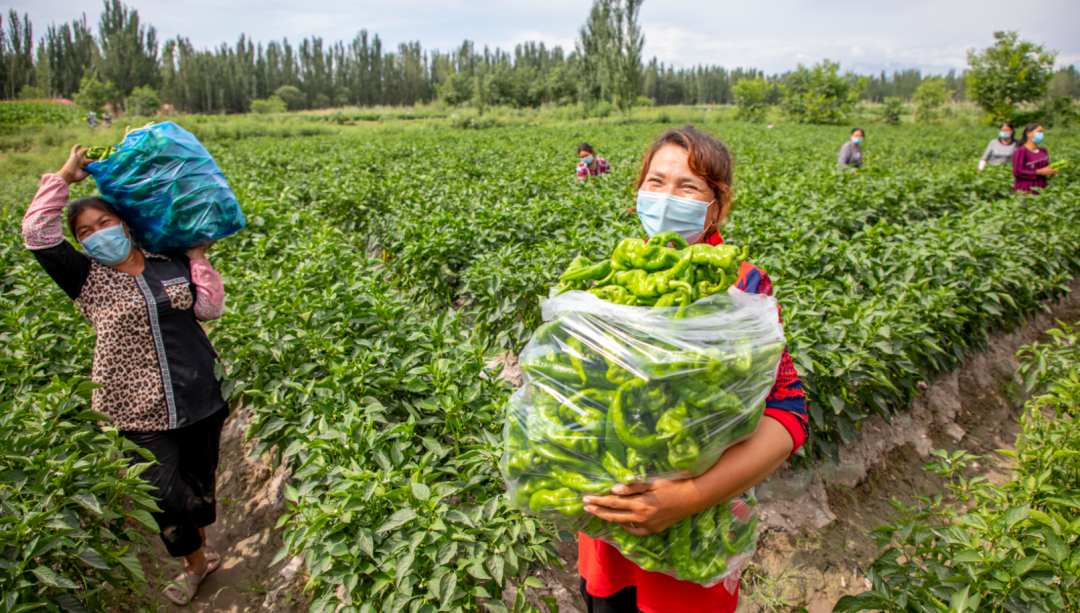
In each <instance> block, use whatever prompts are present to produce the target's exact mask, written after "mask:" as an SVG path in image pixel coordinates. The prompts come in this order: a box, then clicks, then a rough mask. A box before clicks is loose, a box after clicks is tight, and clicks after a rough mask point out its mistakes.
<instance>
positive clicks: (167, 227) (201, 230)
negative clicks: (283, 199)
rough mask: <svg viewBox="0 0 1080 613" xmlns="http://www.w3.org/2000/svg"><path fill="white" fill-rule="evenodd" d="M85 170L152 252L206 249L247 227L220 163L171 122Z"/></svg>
mask: <svg viewBox="0 0 1080 613" xmlns="http://www.w3.org/2000/svg"><path fill="white" fill-rule="evenodd" d="M86 170H87V171H88V172H89V173H90V174H91V175H93V176H94V179H95V180H96V181H97V185H98V190H99V191H100V192H101V196H102V198H104V199H105V200H107V201H108V202H109V203H110V204H112V205H113V206H114V207H116V210H118V211H119V212H120V214H121V215H122V216H123V217H124V221H126V222H127V224H128V227H129V228H130V229H131V233H132V235H133V236H134V238H135V240H136V242H137V243H138V244H139V245H141V246H142V247H143V248H144V249H146V250H147V251H149V252H151V253H161V252H162V251H166V250H168V249H187V248H188V247H195V246H197V245H203V244H206V243H209V242H211V241H216V240H218V239H221V238H225V237H226V236H231V235H233V234H235V233H237V232H238V231H240V229H241V228H243V227H244V214H243V212H241V211H240V202H239V201H237V199H236V194H234V193H233V191H232V190H231V189H229V181H228V180H227V179H225V175H224V174H222V172H221V169H220V168H218V165H217V162H215V161H214V158H213V157H211V156H210V152H209V151H207V150H206V147H203V146H202V143H200V142H199V139H197V138H195V136H194V135H192V134H191V133H190V132H188V131H187V130H184V129H183V128H181V127H180V126H178V125H176V124H175V123H173V122H171V121H166V122H165V123H162V124H158V125H155V126H151V127H149V128H144V129H141V130H135V131H133V132H131V133H130V134H128V135H127V137H125V138H124V142H122V143H121V144H120V147H119V149H118V150H117V151H116V152H114V153H113V154H112V155H110V156H109V157H108V159H106V160H104V161H101V162H93V163H92V164H89V165H88V166H87V167H86Z"/></svg>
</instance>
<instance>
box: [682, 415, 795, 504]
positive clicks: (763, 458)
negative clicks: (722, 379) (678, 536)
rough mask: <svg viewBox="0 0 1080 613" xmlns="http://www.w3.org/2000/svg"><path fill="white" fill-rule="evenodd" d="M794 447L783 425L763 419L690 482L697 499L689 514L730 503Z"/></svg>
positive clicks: (774, 467)
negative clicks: (710, 466)
mask: <svg viewBox="0 0 1080 613" xmlns="http://www.w3.org/2000/svg"><path fill="white" fill-rule="evenodd" d="M794 446H795V442H794V441H793V440H792V439H791V435H790V434H789V433H788V430H787V428H786V427H784V425H783V424H781V423H780V422H779V421H777V420H775V419H773V418H772V417H769V416H765V417H762V419H761V425H759V426H758V429H757V432H755V433H754V435H753V436H751V437H750V438H749V439H747V440H745V441H743V442H741V443H739V444H737V445H735V446H733V447H731V448H730V449H728V450H727V451H725V452H724V455H723V456H721V457H720V460H719V461H718V462H717V463H716V464H714V465H713V467H712V468H710V469H709V470H707V471H705V473H704V474H702V475H700V476H698V477H695V478H694V479H691V480H690V481H691V483H692V485H693V487H694V489H695V490H696V491H697V493H698V497H699V502H698V504H696V505H694V507H695V508H693V510H692V511H691V513H698V512H700V511H704V510H705V509H707V508H709V507H714V506H716V505H718V504H720V503H721V502H725V501H728V500H731V499H732V498H735V497H736V496H738V495H740V494H742V493H744V492H746V491H747V490H749V489H750V488H752V487H754V486H755V485H757V484H758V483H761V482H762V481H764V480H765V478H766V477H768V476H769V475H771V474H772V473H773V472H775V471H776V469H777V468H779V467H780V465H781V464H783V463H784V461H785V460H787V459H788V457H789V456H790V455H791V452H792V450H793V448H794ZM691 513H688V515H689V514H691Z"/></svg>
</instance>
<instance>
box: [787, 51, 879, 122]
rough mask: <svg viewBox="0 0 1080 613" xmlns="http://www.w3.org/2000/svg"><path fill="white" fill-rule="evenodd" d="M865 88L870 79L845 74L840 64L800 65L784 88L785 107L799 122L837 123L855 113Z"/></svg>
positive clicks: (790, 75)
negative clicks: (856, 104) (808, 66)
mask: <svg viewBox="0 0 1080 613" xmlns="http://www.w3.org/2000/svg"><path fill="white" fill-rule="evenodd" d="M865 88H866V77H856V76H855V75H853V74H852V73H850V72H848V73H847V74H844V75H841V74H840V64H839V62H830V61H829V60H823V61H822V62H821V63H819V64H815V65H814V67H813V68H807V67H806V66H803V65H802V64H799V67H798V68H797V69H795V70H794V71H792V72H791V73H789V74H788V75H787V76H786V82H785V83H784V84H783V85H782V86H781V89H780V92H781V95H782V101H781V106H782V107H783V109H784V112H785V113H787V115H788V117H790V118H791V119H792V120H793V121H795V122H797V123H817V124H836V123H840V121H841V120H843V119H844V118H845V117H847V116H848V115H849V114H850V113H851V111H852V109H853V108H854V107H855V103H856V102H857V101H858V100H859V92H861V91H862V90H863V89H865Z"/></svg>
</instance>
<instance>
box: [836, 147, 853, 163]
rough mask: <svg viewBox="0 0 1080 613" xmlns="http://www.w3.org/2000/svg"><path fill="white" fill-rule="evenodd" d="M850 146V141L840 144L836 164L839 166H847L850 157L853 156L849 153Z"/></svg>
mask: <svg viewBox="0 0 1080 613" xmlns="http://www.w3.org/2000/svg"><path fill="white" fill-rule="evenodd" d="M850 146H851V145H850V143H844V144H843V145H841V146H840V154H839V155H837V156H836V165H837V166H840V167H841V168H847V167H848V163H849V160H850V157H851V156H850V155H849V151H848V148H849V147H850Z"/></svg>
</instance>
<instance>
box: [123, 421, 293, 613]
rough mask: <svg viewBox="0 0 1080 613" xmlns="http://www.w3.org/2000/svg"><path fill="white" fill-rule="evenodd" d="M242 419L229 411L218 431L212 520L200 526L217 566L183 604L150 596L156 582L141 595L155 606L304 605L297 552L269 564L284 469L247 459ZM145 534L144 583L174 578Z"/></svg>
mask: <svg viewBox="0 0 1080 613" xmlns="http://www.w3.org/2000/svg"><path fill="white" fill-rule="evenodd" d="M249 421H250V418H249V416H248V415H247V413H246V412H245V411H243V410H239V411H236V412H234V413H233V415H232V416H230V417H229V419H228V421H226V422H225V428H224V431H223V432H222V437H221V465H220V469H219V472H218V521H217V522H216V523H215V524H213V525H212V526H210V527H209V528H208V530H207V536H208V537H209V539H210V540H211V541H213V543H214V545H215V547H216V548H217V550H218V552H219V553H220V554H221V555H222V564H221V568H219V569H218V570H217V571H215V572H214V573H213V574H211V575H210V576H208V577H207V579H206V581H205V583H203V586H202V587H201V588H200V589H199V593H198V595H197V596H196V598H195V600H194V601H193V602H192V604H191V607H190V609H189V608H187V607H184V608H181V607H177V606H176V605H173V604H172V603H170V602H169V601H168V600H166V599H165V598H164V597H160V596H158V594H160V590H161V588H157V589H154V590H153V593H152V594H151V593H148V594H147V598H146V604H147V605H150V606H153V603H154V602H157V604H158V610H161V611H177V612H179V611H189V610H190V611H193V612H195V613H209V612H210V611H224V612H228V613H243V612H248V611H273V612H275V613H301V612H302V611H307V608H308V601H309V600H310V598H308V597H307V596H304V595H303V594H302V591H303V586H304V583H305V582H306V580H307V579H306V577H304V576H303V569H302V564H301V560H300V558H299V557H297V558H286V559H285V560H283V561H282V562H279V563H278V564H276V565H274V566H271V565H270V562H271V561H273V558H274V556H275V555H276V554H277V552H278V550H279V549H280V548H281V546H282V541H281V530H275V529H274V525H275V524H276V523H277V520H278V517H280V516H281V514H282V513H283V512H284V511H285V507H284V504H283V501H282V496H281V492H282V488H283V485H284V480H285V477H286V475H285V474H284V473H282V472H281V471H279V472H278V473H277V474H276V475H275V474H272V472H271V470H270V467H269V465H268V464H266V463H265V462H263V461H261V460H260V461H256V460H251V459H248V458H247V452H248V450H249V449H250V446H246V445H244V444H243V441H244V433H245V432H246V431H247V426H248V423H249ZM149 541H150V543H151V545H152V546H153V555H152V556H150V555H146V556H144V557H143V569H144V571H145V572H146V576H147V579H148V580H149V581H150V583H151V584H152V585H153V584H156V583H158V581H159V580H160V581H169V580H172V579H175V578H176V577H177V576H178V575H179V574H180V572H181V571H180V566H179V565H178V564H177V563H176V562H175V561H174V560H173V559H171V558H169V557H168V554H167V552H166V551H165V547H164V546H163V545H162V544H161V540H160V539H158V538H157V537H156V536H153V537H151V538H150V539H149Z"/></svg>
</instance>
